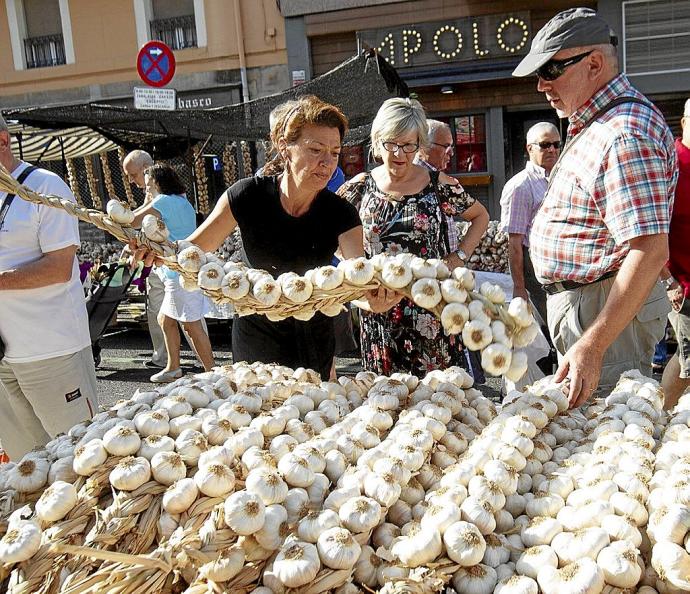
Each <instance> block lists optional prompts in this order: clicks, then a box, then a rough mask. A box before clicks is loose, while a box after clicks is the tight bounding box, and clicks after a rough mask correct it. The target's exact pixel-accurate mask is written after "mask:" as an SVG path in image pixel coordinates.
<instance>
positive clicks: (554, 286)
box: [541, 270, 618, 295]
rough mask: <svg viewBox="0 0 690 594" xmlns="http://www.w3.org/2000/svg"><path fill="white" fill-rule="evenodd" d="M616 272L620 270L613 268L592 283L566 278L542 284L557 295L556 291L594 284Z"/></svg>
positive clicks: (549, 291) (544, 288) (547, 290)
mask: <svg viewBox="0 0 690 594" xmlns="http://www.w3.org/2000/svg"><path fill="white" fill-rule="evenodd" d="M616 274H618V270H611V271H609V272H607V273H606V274H604V275H603V276H600V277H599V278H598V279H597V280H593V281H592V282H590V283H578V282H577V281H571V280H564V281H558V282H555V283H549V284H548V285H542V286H541V288H542V289H543V290H544V291H545V292H546V293H548V294H549V295H555V294H556V293H562V292H563V291H572V290H573V289H579V288H580V287H586V286H587V285H593V284H594V283H598V282H600V281H603V280H606V279H607V278H611V277H612V276H616Z"/></svg>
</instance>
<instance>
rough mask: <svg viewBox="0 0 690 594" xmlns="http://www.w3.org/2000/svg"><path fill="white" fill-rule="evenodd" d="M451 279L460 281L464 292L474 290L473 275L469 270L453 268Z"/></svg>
mask: <svg viewBox="0 0 690 594" xmlns="http://www.w3.org/2000/svg"><path fill="white" fill-rule="evenodd" d="M453 278H454V279H455V280H457V281H460V283H461V284H462V286H463V287H464V288H465V289H466V290H468V291H472V290H474V273H473V272H472V271H471V270H470V269H468V268H464V267H458V268H455V269H454V270H453Z"/></svg>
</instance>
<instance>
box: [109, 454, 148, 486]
mask: <svg viewBox="0 0 690 594" xmlns="http://www.w3.org/2000/svg"><path fill="white" fill-rule="evenodd" d="M150 479H151V465H150V464H149V461H148V460H147V459H146V458H142V457H139V458H135V457H134V456H128V457H126V458H123V459H122V460H120V462H118V464H117V466H115V468H113V469H112V470H111V471H110V484H111V485H112V486H113V487H115V488H116V489H120V491H134V490H135V489H138V488H139V487H141V485H143V484H144V483H146V482H148V481H149V480H150Z"/></svg>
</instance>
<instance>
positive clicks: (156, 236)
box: [141, 214, 170, 243]
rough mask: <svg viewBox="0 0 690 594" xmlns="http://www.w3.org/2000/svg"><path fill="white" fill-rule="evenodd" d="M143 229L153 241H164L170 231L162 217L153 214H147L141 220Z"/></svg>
mask: <svg viewBox="0 0 690 594" xmlns="http://www.w3.org/2000/svg"><path fill="white" fill-rule="evenodd" d="M141 230H142V231H143V232H144V235H146V237H147V238H148V239H150V240H151V241H155V242H157V243H162V242H164V241H166V240H167V239H168V235H169V234H170V232H169V231H168V228H167V227H166V226H165V223H164V222H163V220H162V219H159V218H158V217H157V216H155V215H152V214H147V215H146V216H144V218H143V219H142V221H141Z"/></svg>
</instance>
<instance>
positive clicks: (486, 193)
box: [281, 0, 595, 218]
mask: <svg viewBox="0 0 690 594" xmlns="http://www.w3.org/2000/svg"><path fill="white" fill-rule="evenodd" d="M579 4H581V5H585V6H590V7H594V6H595V3H594V2H586V1H581V2H579ZM571 6H572V2H570V1H567V0H552V1H551V2H538V1H534V0H513V1H506V0H489V1H486V0H468V1H466V2H448V1H445V0H407V1H400V0H398V1H397V2H392V1H391V0H370V1H366V0H340V1H338V0H323V1H321V2H308V1H306V0H286V1H284V2H282V3H281V11H282V13H283V16H285V29H286V40H287V51H288V66H289V69H290V73H291V78H292V79H293V81H299V80H301V79H302V78H310V77H313V76H318V75H319V74H322V73H323V72H326V71H327V70H328V69H330V68H332V67H333V66H335V65H337V64H338V63H340V62H341V61H342V60H343V59H345V58H346V57H348V56H350V55H352V54H353V53H355V52H357V51H358V49H360V48H364V47H374V48H377V49H378V51H379V52H380V53H381V54H382V55H383V56H384V57H385V58H386V59H388V60H389V61H390V62H391V63H392V64H393V65H394V66H395V67H396V69H397V70H398V72H399V73H400V75H401V76H402V77H403V78H404V79H405V80H406V82H407V84H408V86H409V87H410V91H411V92H412V93H414V95H415V96H416V97H417V98H418V99H419V100H420V101H421V102H422V104H423V105H424V106H425V108H426V110H427V113H428V115H429V116H430V117H434V118H436V119H440V120H444V121H446V122H448V123H449V124H450V126H451V129H452V131H453V135H454V138H455V153H454V156H453V159H452V161H451V165H450V168H449V173H452V174H453V175H456V176H458V177H459V178H460V180H461V181H462V183H463V185H465V186H466V187H467V188H468V190H469V191H470V192H471V193H472V194H473V195H474V196H476V197H477V198H479V199H480V200H481V201H482V202H483V203H484V204H485V205H486V206H487V208H488V209H489V212H490V214H491V216H492V218H498V216H499V214H500V207H499V199H500V195H501V191H502V189H503V185H504V184H505V180H506V179H508V178H510V177H511V176H512V175H513V174H514V173H517V171H519V170H521V169H522V168H523V167H524V163H525V160H526V153H525V134H526V131H527V130H528V129H529V127H530V126H531V125H532V124H534V123H536V122H538V121H543V120H547V121H552V122H554V123H556V124H559V121H558V119H557V117H556V114H555V112H554V110H553V109H551V107H550V106H549V105H548V103H547V102H546V100H545V99H544V96H543V94H541V93H539V92H537V89H536V78H534V77H530V78H527V79H515V78H512V77H511V73H512V71H513V69H514V68H515V66H516V65H517V64H518V63H519V61H520V59H521V57H522V56H523V55H524V54H525V53H527V51H528V50H529V47H530V44H531V41H532V37H533V35H534V34H535V33H536V32H537V31H538V30H539V29H540V27H541V26H542V25H543V24H544V23H545V22H546V21H547V20H548V19H550V18H551V17H552V16H553V15H555V14H556V13H557V12H559V11H561V10H564V9H566V8H569V7H571ZM352 160H353V161H354V162H356V163H357V164H358V165H361V164H362V163H363V161H364V160H365V159H364V156H363V155H359V156H353V158H352Z"/></svg>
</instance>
